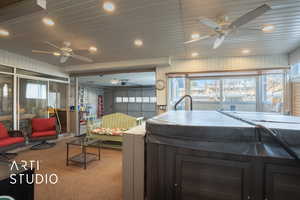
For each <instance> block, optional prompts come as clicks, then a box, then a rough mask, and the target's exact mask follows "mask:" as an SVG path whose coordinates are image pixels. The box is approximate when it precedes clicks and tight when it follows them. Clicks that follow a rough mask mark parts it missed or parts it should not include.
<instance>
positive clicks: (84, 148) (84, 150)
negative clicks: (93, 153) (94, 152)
mask: <svg viewBox="0 0 300 200" xmlns="http://www.w3.org/2000/svg"><path fill="white" fill-rule="evenodd" d="M83 156H84V169H86V147H85V146H84V147H83Z"/></svg>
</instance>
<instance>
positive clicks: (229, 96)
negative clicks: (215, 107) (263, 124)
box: [222, 77, 256, 111]
mask: <svg viewBox="0 0 300 200" xmlns="http://www.w3.org/2000/svg"><path fill="white" fill-rule="evenodd" d="M222 109H223V110H238V111H256V78H255V77H242V78H226V79H223V102H222Z"/></svg>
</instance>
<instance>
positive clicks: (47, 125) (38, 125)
mask: <svg viewBox="0 0 300 200" xmlns="http://www.w3.org/2000/svg"><path fill="white" fill-rule="evenodd" d="M31 124H32V132H33V133H34V132H41V131H52V130H56V119H55V117H51V118H33V119H32V121H31Z"/></svg>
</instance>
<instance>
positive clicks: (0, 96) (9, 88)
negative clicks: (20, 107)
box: [0, 74, 13, 129]
mask: <svg viewBox="0 0 300 200" xmlns="http://www.w3.org/2000/svg"><path fill="white" fill-rule="evenodd" d="M12 115H13V77H12V76H11V75H4V74H0V122H1V123H2V124H3V125H4V126H5V127H6V128H8V129H12V128H13V120H12Z"/></svg>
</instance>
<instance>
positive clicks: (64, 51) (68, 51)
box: [32, 41, 93, 63]
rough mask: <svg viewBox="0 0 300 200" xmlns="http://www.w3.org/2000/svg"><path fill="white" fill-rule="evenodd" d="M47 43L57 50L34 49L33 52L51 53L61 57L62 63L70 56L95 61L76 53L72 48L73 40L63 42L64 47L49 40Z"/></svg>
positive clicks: (85, 60)
mask: <svg viewBox="0 0 300 200" xmlns="http://www.w3.org/2000/svg"><path fill="white" fill-rule="evenodd" d="M45 43H46V44H48V45H50V46H51V47H54V48H55V49H56V50H57V51H43V50H32V53H42V54H51V55H54V56H57V57H60V63H65V62H67V60H68V59H69V58H74V59H77V60H80V61H84V62H93V60H92V59H90V58H87V57H85V56H80V55H77V54H75V53H74V50H73V49H72V48H71V42H66V41H65V42H63V46H62V47H58V46H56V45H55V44H53V43H51V42H48V41H46V42H45ZM87 50H88V49H87Z"/></svg>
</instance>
